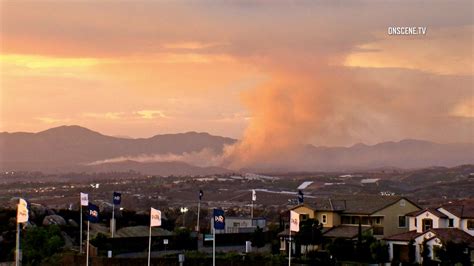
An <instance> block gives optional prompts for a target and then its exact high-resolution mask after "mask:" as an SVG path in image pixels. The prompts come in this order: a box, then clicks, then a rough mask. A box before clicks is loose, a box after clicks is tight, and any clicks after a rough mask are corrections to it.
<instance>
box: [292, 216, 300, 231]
mask: <svg viewBox="0 0 474 266" xmlns="http://www.w3.org/2000/svg"><path fill="white" fill-rule="evenodd" d="M290 230H291V231H293V232H299V231H300V214H299V213H297V212H295V211H290Z"/></svg>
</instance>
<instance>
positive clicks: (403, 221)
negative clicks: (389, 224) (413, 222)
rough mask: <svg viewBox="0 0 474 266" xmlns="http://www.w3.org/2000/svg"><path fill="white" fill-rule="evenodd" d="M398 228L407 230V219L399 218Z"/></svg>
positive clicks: (404, 217) (401, 216)
mask: <svg viewBox="0 0 474 266" xmlns="http://www.w3.org/2000/svg"><path fill="white" fill-rule="evenodd" d="M398 227H399V228H405V227H407V217H406V216H403V215H400V216H398Z"/></svg>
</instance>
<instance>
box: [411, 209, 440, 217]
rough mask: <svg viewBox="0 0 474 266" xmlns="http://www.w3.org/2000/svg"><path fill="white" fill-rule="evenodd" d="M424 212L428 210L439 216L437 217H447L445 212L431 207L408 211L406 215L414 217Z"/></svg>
mask: <svg viewBox="0 0 474 266" xmlns="http://www.w3.org/2000/svg"><path fill="white" fill-rule="evenodd" d="M424 212H430V213H431V214H433V215H434V216H436V217H439V218H448V216H447V215H446V214H444V213H442V212H440V211H438V210H437V209H433V208H428V209H423V210H419V211H414V212H410V213H408V214H407V216H412V217H416V216H419V215H420V214H423V213H424Z"/></svg>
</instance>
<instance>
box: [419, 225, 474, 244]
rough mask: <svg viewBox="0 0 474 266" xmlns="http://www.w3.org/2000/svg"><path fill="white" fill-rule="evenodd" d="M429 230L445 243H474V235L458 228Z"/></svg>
mask: <svg viewBox="0 0 474 266" xmlns="http://www.w3.org/2000/svg"><path fill="white" fill-rule="evenodd" d="M427 232H433V233H434V234H435V237H437V238H439V239H440V240H441V241H442V242H443V243H446V242H449V241H451V242H453V243H456V244H458V243H467V244H469V245H470V246H471V245H473V244H474V236H471V235H470V234H468V233H466V232H464V231H463V230H461V229H458V228H436V229H434V228H432V229H430V230H428V231H427Z"/></svg>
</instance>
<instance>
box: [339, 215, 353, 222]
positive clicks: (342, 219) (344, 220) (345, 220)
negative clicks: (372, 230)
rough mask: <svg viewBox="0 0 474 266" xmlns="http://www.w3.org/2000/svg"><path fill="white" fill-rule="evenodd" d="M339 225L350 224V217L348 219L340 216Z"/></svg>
mask: <svg viewBox="0 0 474 266" xmlns="http://www.w3.org/2000/svg"><path fill="white" fill-rule="evenodd" d="M341 223H342V224H350V223H351V217H349V216H342V217H341Z"/></svg>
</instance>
